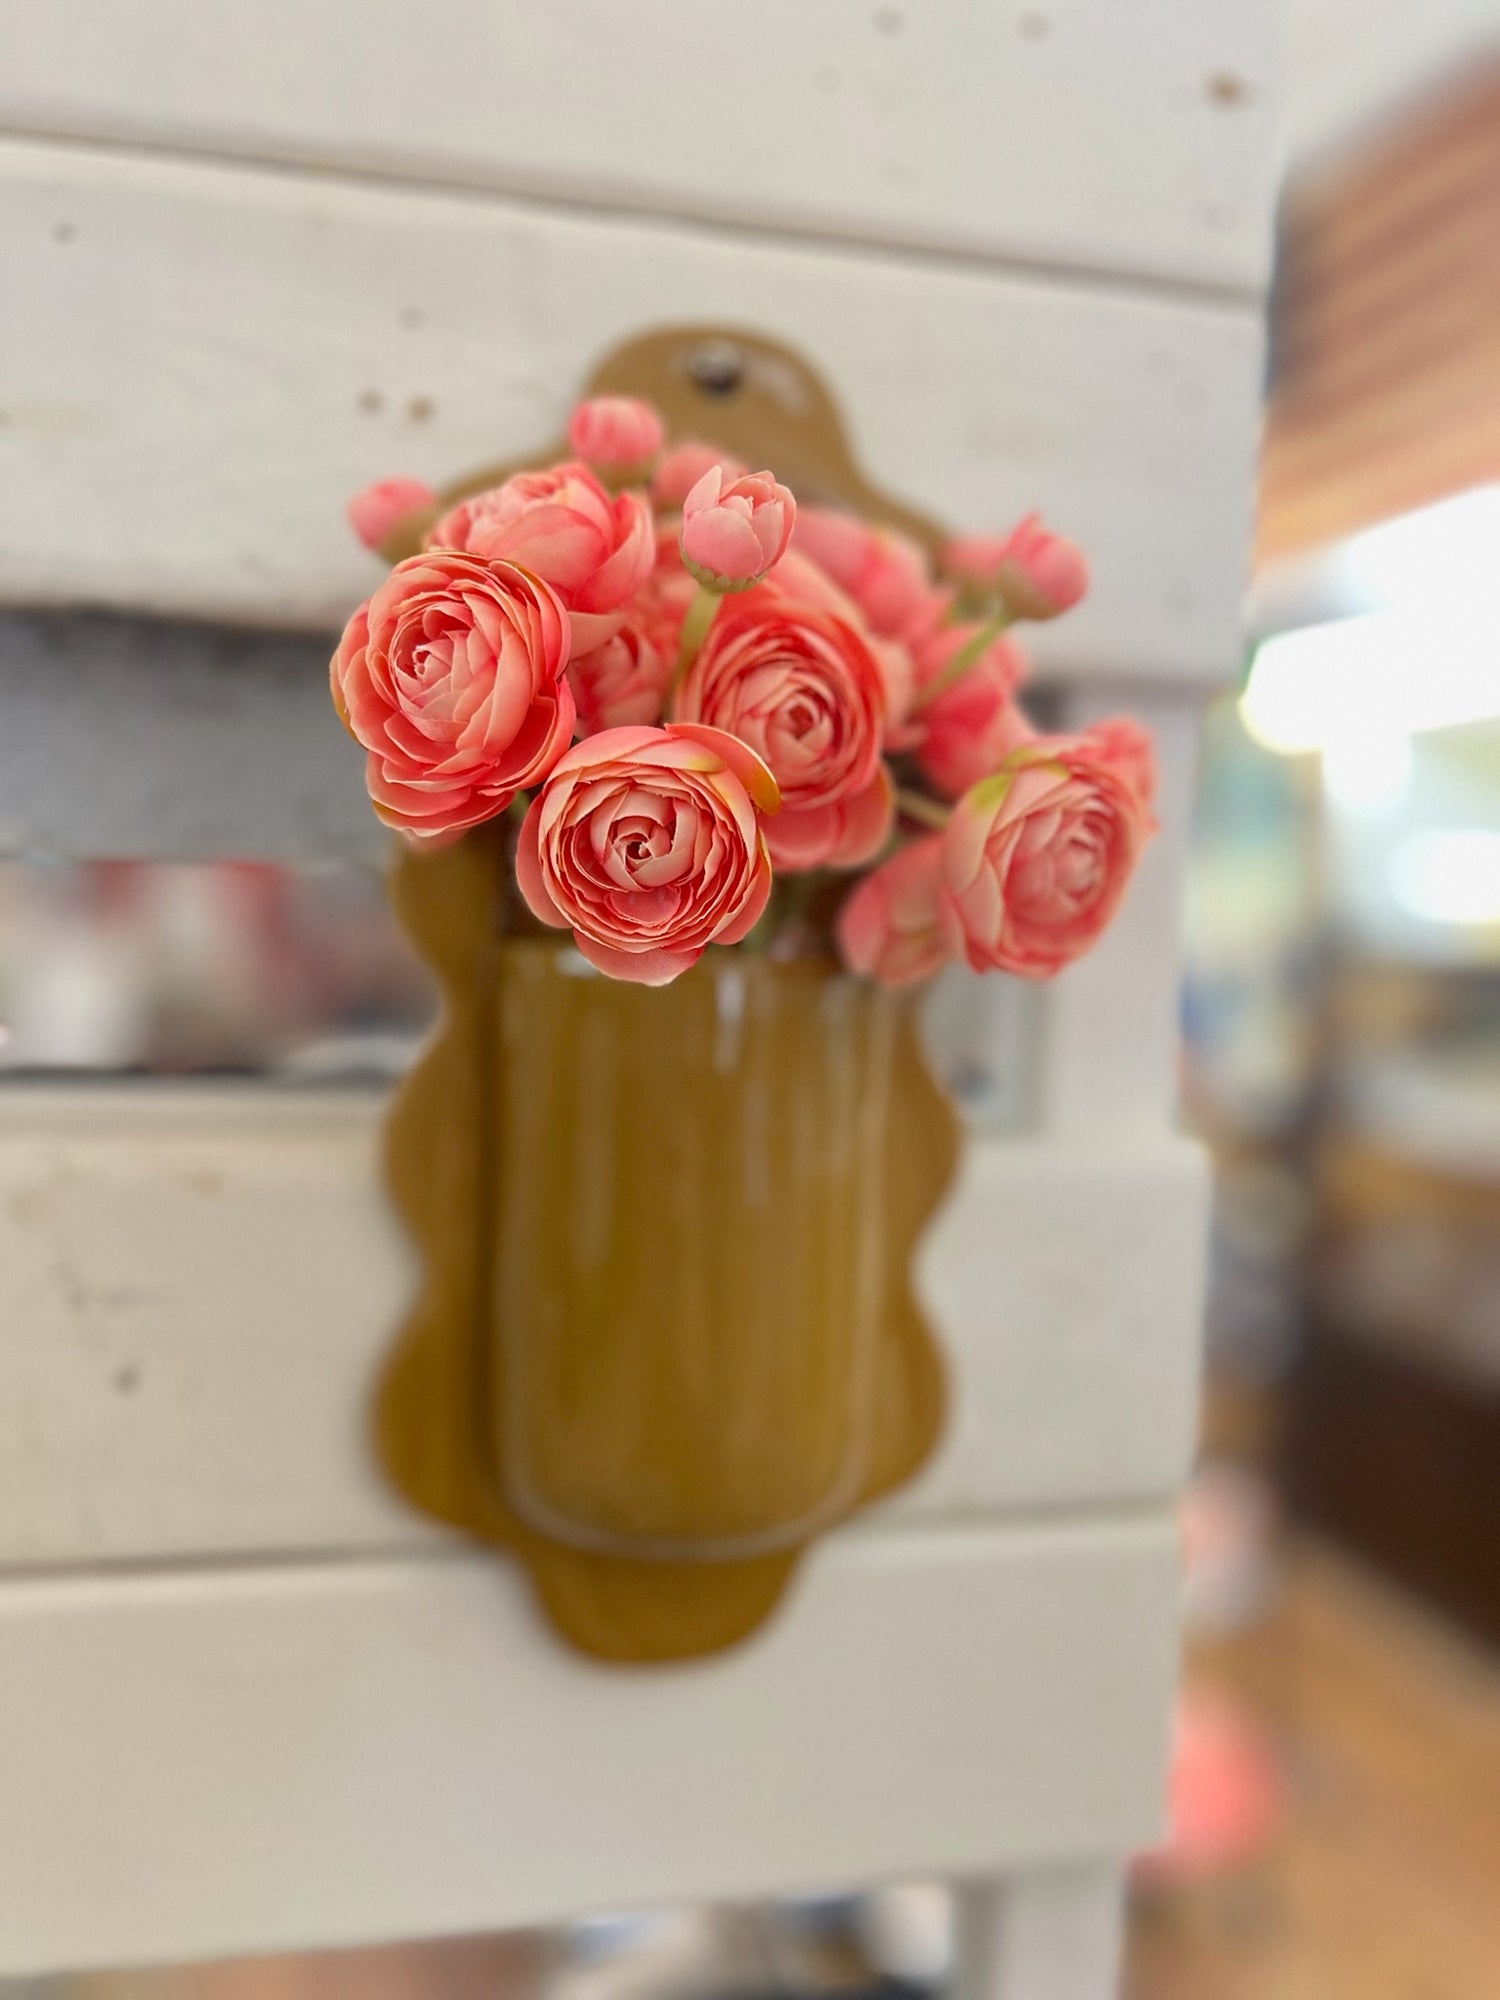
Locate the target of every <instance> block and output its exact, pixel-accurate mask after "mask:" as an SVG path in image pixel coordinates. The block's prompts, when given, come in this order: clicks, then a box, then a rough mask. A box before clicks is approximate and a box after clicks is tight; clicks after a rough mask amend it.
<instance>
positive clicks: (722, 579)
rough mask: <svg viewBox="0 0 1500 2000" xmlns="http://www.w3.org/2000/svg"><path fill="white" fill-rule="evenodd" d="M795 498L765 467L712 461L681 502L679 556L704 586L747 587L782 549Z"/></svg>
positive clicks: (789, 533)
mask: <svg viewBox="0 0 1500 2000" xmlns="http://www.w3.org/2000/svg"><path fill="white" fill-rule="evenodd" d="M796 517H797V503H796V501H795V500H794V499H793V498H792V496H791V494H790V493H789V492H788V491H787V489H786V488H785V487H784V486H782V485H780V484H778V482H777V481H776V480H775V479H773V478H772V476H771V474H770V473H769V472H744V473H741V474H740V476H739V478H737V479H731V478H728V477H726V474H725V470H724V467H723V466H722V465H717V464H716V465H711V466H710V467H709V468H708V470H707V472H705V473H704V475H703V477H702V478H701V479H700V480H699V481H698V483H697V485H696V486H694V487H693V489H692V491H691V492H690V493H689V494H688V496H687V498H686V499H685V500H684V501H683V503H682V560H683V563H684V564H685V566H686V568H687V570H688V572H689V574H690V575H692V576H693V577H694V578H696V580H697V581H698V582H699V583H701V584H703V585H704V586H705V587H706V588H707V589H709V590H748V589H749V588H750V586H751V584H752V583H759V582H760V580H761V578H762V577H763V576H764V575H765V573H766V571H767V570H768V569H770V567H771V565H772V564H773V563H774V562H776V561H778V560H779V559H780V557H781V556H783V555H784V554H785V553H786V546H787V543H788V542H789V541H790V540H791V538H792V523H793V521H794V520H795V519H796Z"/></svg>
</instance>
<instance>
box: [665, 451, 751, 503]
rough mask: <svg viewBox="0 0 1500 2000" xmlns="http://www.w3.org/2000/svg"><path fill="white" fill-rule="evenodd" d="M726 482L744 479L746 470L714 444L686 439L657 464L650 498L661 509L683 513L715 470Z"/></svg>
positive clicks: (667, 452)
mask: <svg viewBox="0 0 1500 2000" xmlns="http://www.w3.org/2000/svg"><path fill="white" fill-rule="evenodd" d="M716 465H717V466H718V467H719V469H720V470H721V471H722V473H723V474H724V477H725V479H726V480H733V479H743V478H744V476H745V467H744V466H743V465H741V464H740V462H739V460H738V459H737V458H731V457H730V456H729V454H728V452H725V451H719V450H717V449H716V447H715V446H713V445H711V444H704V443H702V441H701V440H700V439H698V438H684V439H683V441H682V443H681V444H674V445H673V446H672V448H671V449H670V451H664V452H663V453H662V455H661V457H660V458H659V459H658V460H657V462H656V470H655V471H654V472H653V473H652V475H651V498H652V499H653V500H654V501H655V502H656V504H657V506H658V507H663V508H667V509H670V510H673V511H678V512H680V510H681V508H682V503H683V501H684V500H686V499H687V497H688V495H689V494H690V493H691V492H692V490H693V488H694V487H695V486H696V485H697V484H698V481H699V480H700V479H701V478H702V477H703V475H704V473H705V472H711V471H712V470H713V468H714V467H715V466H716Z"/></svg>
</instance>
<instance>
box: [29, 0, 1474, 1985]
mask: <svg viewBox="0 0 1500 2000" xmlns="http://www.w3.org/2000/svg"><path fill="white" fill-rule="evenodd" d="M1287 32H1288V74H1287V104H1288V117H1287V135H1286V179H1285V186H1284V194H1283V198H1282V210H1281V223H1280V250H1279V262H1278V277H1277V283H1276V288H1275V296H1274V303H1273V318H1272V338H1271V346H1270V368H1269V377H1268V383H1267V420H1266V440H1265V451H1264V460H1263V472H1262V484H1261V494H1260V505H1259V519H1258V527H1257V539H1256V550H1255V562H1254V573H1253V577H1252V580H1251V585H1250V591H1249V597H1248V631H1249V635H1250V637H1249V642H1248V644H1247V651H1246V658H1245V663H1244V672H1243V676H1242V679H1241V682H1240V684H1239V686H1238V687H1236V688H1235V689H1234V690H1233V691H1232V692H1231V693H1229V694H1226V695H1225V696H1224V697H1223V698H1222V699H1221V700H1220V701H1218V702H1217V703H1216V705H1215V706H1214V707H1213V709H1212V710H1211V712H1210V717H1209V726H1208V730H1207V735H1206V740H1205V744H1204V752H1203V763H1202V772H1201V780H1200V787H1199V801H1198V808H1197V821H1196V834H1195V858H1194V863H1193V869H1192V879H1191V888H1190V897H1189V906H1188V909H1187V912H1186V930H1185V978H1184V985H1183V994H1182V1064H1181V1107H1182V1116H1183V1119H1184V1120H1185V1122H1186V1123H1187V1124H1188V1125H1189V1126H1190V1127H1191V1128H1192V1129H1193V1130H1194V1131H1196V1132H1197V1133H1199V1134H1200V1135H1202V1137H1203V1138H1204V1139H1205V1140H1206V1141H1207V1143H1208V1144H1209V1146H1210V1147H1211V1149H1212V1152H1213V1155H1214V1159H1215V1162H1216V1166H1217V1190H1218V1192H1217V1203H1216V1215H1215V1223H1214V1234H1213V1255H1212V1283H1211V1293H1210V1302H1209V1310H1208V1325H1207V1381H1206V1390H1205V1398H1204V1411H1203V1427H1202V1456H1201V1464H1200V1469H1199V1472H1198V1475H1197V1478H1196V1480H1195V1483H1194V1486H1193V1488H1192V1490H1191V1492H1190V1494H1189V1496H1188V1498H1187V1501H1186V1504H1185V1509H1184V1535H1185V1548H1186V1587H1185V1617H1186V1623H1187V1629H1188V1669H1187V1678H1186V1684H1185V1691H1184V1697H1183V1702H1182V1706H1181V1711H1180V1715H1179V1726H1178V1747H1177V1760H1176V1767H1175V1770H1174V1778H1173V1828H1172V1834H1171V1837H1170V1839H1169V1840H1168V1841H1167V1843H1166V1844H1165V1845H1164V1846H1163V1848H1162V1849H1161V1850H1159V1851H1158V1852H1156V1853H1154V1854H1152V1855H1149V1856H1145V1857H1142V1859H1141V1861H1140V1863H1139V1865H1138V1870H1137V1877H1136V1882H1135V1886H1134V1895H1133V1910H1132V1930H1131V1949H1130V1966H1129V1983H1128V1988H1127V1990H1128V1992H1129V1994H1130V1995H1131V1996H1132V2000H1218V1996H1221V1995H1222V1996H1225V2000H1237V1996H1239V1995H1241V1994H1243V1995H1256V1996H1259V1995H1266V1996H1281V1995H1288V1996H1301V1995H1309V1996H1312V1995H1317V1996H1335V1995H1336V1996H1340V1997H1341V2000H1342V1996H1351V2000H1361V1997H1362V1996H1366V1995H1368V1996H1386V1995H1389V1996H1391V2000H1397V1996H1401V2000H1408V1997H1409V2000H1418V1996H1423V2000H1485V1996H1490V1995H1494V1994H1496V1993H1500V1893H1497V1884H1500V1664H1497V1655H1496V1648H1497V1647H1500V1533H1497V1526H1496V1524H1497V1521H1500V256H1497V254H1496V253H1497V246H1500V23H1497V19H1496V9H1495V7H1494V6H1492V5H1486V4H1484V0H1443V4H1441V5H1439V4H1428V5H1426V6H1424V7H1421V8H1417V7H1414V6H1412V5H1411V4H1410V0H1291V4H1290V6H1289V8H1288V19H1287ZM1232 87H1233V80H1232V79H1226V80H1225V88H1226V89H1229V88H1232ZM430 1010H431V995H430V991H429V987H428V983H427V980H426V977H425V975H424V973H423V971H422V969H421V967H420V966H419V965H418V964H417V963H416V962H415V960H414V959H413V958H412V956H411V954H410V953H409V951H408V950H407V949H406V948H405V946H404V945H403V943H402V941H401V939H400V937H399V936H398V935H397V933H396V931H395V929H394V926H393V924H392V922H391V919H390V917H389V916H388V914H387V912H386V908H385V903H384V896H383V890H382V887H381V884H380V882H379V880H378V878H377V877H376V875H375V874H374V873H372V872H362V871H360V870H357V869H351V868H344V869H331V870H328V871H326V872H318V871H312V870H297V869H293V868H279V867H272V866H262V865H253V866H252V865H223V864H221V865H213V866H175V865H162V864H148V863H132V862H127V861H119V862H110V863H108V864H93V865H63V864H59V865H55V866H53V865H47V864H44V863H40V862H26V863H9V864H5V865H3V866H0V1022H3V1024H4V1026H3V1029H0V1036H3V1040H0V1064H3V1065H4V1066H5V1067H6V1068H7V1069H8V1070H10V1071H11V1072H12V1073H14V1074H15V1075H17V1076H35V1075H45V1074H57V1073H59V1072H61V1073H75V1072H80V1071H84V1072H92V1073H97V1072H101V1071H104V1072H149V1073H153V1074H185V1073H194V1074H202V1073H205V1072H214V1073H226V1074H242V1073H256V1074H264V1073H271V1074H275V1075H278V1076H280V1077H283V1078H287V1079H299V1080H305V1081H307V1082H309V1083H314V1082H324V1083H328V1082H333V1083H337V1082H346V1081H359V1080H369V1079H383V1078H388V1077H392V1076H395V1075H397V1074H399V1073H400V1072H401V1071H402V1070H403V1068H404V1067H405V1066H406V1064H407V1063H408V1062H409V1061H410V1059H411V1056H412V1054H413V1052H414V1050H415V1048H416V1046H417V1044H418V1042H419V1041H420V1038H421V1036H422V1034H423V1032H424V1029H425V1026H426V1023H427V1021H428V1018H429V1015H430ZM0 1782H3V1780H0ZM950 1951H951V1940H950V1935H949V1914H948V1911H947V1908H946V1903H945V1900H944V1897H943V1894H942V1892H941V1891H940V1890H939V1889H937V1888H935V1887H930V1886H925V1885H913V1886H912V1887H911V1888H910V1889H909V1890H905V1891H899V1892H890V1893H889V1894H886V1895H884V1896H882V1897H880V1898H875V1899H869V1900H867V1901H864V1902H862V1903H859V1904H850V1905H845V1904H841V1903H833V1904H828V1905H816V1906H798V1907H797V1908H789V1909H781V1910H775V1911H765V1912H757V1913H751V1914H746V1913H738V1914H728V1913H720V1914H714V1913H709V1914H706V1915H702V1914H700V1915H695V1916H691V1917H688V1916H669V1915H663V1916H660V1917H653V1918H649V1919H641V1920H632V1921H631V1922H630V1923H624V1922H621V1923H618V1924H610V1923H600V1924H597V1925H591V1926H585V1927H581V1928H580V1929H579V1930H577V1931H576V1932H575V1933H572V1934H570V1935H569V1936H568V1937H567V1938H565V1939H553V1940H550V1941H548V1942H545V1943H544V1942H543V1941H541V1940H529V1939H514V1940H506V1941H503V1942H497V1943H493V1944H460V1945H446V1946H442V1947H432V1948H430V1949H427V1950H425V1951H424V1950H421V1949H416V1950H407V1949H404V1948H403V1949H402V1950H399V1951H393V1952H384V1953H380V1954H333V1955H329V1956H328V1957H327V1958H326V1959H323V1960H319V1961H296V1962H292V1961H281V1962H278V1963H276V1964H270V1963H264V1964H259V1965H246V1966H243V1967H239V1968H233V1967H231V1968H220V1969H217V1970H214V1971H202V1972H182V1973H177V1974H173V1975H170V1976H169V1975H166V1974H161V1975H144V1974H134V1975H130V1976H128V1977H127V1976H125V1975H121V1976H119V1977H116V1978H113V1979H111V1978H107V1977H94V1978H89V1979H80V1980H75V1981H71V1982H46V1983H43V1984H36V1985H34V1986H32V1985H28V1986H26V1987H24V1988H22V1987H15V1988H13V1989H7V1990H10V1991H13V1992H14V1993H15V1994H16V1995H19V1994H20V1993H21V1992H22V1991H23V1990H24V1991H25V1992H27V1993H31V1992H33V1991H34V1992H35V1993H37V1994H40V1993H42V1992H43V1991H45V1992H46V1993H48V1994H52V1993H61V1992H64V1991H66V1992H68V1993H77V1994H80V1995H81V1994H85V1993H87V1994H90V1995H93V1994H98V1995H100V1996H105V1995H111V1996H125V1995H127V1994H128V1995H137V1994H146V1993H151V1994H156V1993H161V1994H169V1993H170V1994H172V1995H174V1996H175V1995H179V1994H203V1995H210V1994H212V1995H220V1994H226V1995H227V1994H234V1995H236V1996H238V1995H240V1994H245V1995H250V1994H255V1995H261V1994H264V1995H272V1994H275V1995H278V1996H281V1995H292V1994H301V1993H304V1992H306V1993H309V1994H311V1993H314V1992H316V1993H319V1994H321V1993H324V1992H334V1991H337V1992H340V1993H342V1992H345V1991H347V1992H349V1993H351V1994H353V1993H359V1994H362V1995H363V1994H381V1995H383V1994H387V1993H392V1994H394V1993H403V1994H404V1993H412V1994H417V1993H431V1994H455V1995H457V1994H469V1993H475V1994H477V1993H480V1992H486V1993H489V1992H522V1991H531V1990H536V1989H538V1988H541V1987H546V1988H548V1989H549V1990H552V1989H566V1990H567V1991H569V1992H573V1991H583V1990H589V1991H591V1992H592V1991H594V1990H597V1991H598V1992H600V1993H605V1992H608V1993H613V1994H618V1993H621V1992H623V1991H626V1990H629V1991H631V1992H632V1993H642V1994H646V1993H649V1994H656V1993H677V1992H706V1991H715V1992H728V1991H745V1992H763V1991H769V1990H777V1991H799V1990H819V1991H822V1990H839V1991H855V1990H861V1989H866V1988H872V1987H878V1988H881V1989H883V1990H890V1991H905V1992H912V1993H918V1992H922V1991H926V1990H930V1989H933V1988H935V1987H936V1986H938V1985H939V1984H940V1983H941V1981H942V1978H943V1976H944V1974H945V1971H946V1969H947V1966H948V1960H949V1953H950Z"/></svg>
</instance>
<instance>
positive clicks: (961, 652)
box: [911, 609, 1015, 715]
mask: <svg viewBox="0 0 1500 2000" xmlns="http://www.w3.org/2000/svg"><path fill="white" fill-rule="evenodd" d="M1014 623H1015V619H1014V618H1013V617H1012V615H1011V614H1010V612H1008V611H1006V610H1003V609H1002V610H1000V611H997V612H996V613H995V615H994V617H993V618H991V619H990V620H989V621H988V622H987V623H986V624H984V625H981V626H980V628H979V630H978V631H977V632H976V633H975V634H974V636H973V638H972V639H970V640H969V641H968V642H967V643H966V644H965V645H962V646H960V647H959V649H958V651H957V652H956V653H955V654H954V655H953V658H952V659H951V660H950V661H949V662H948V664H947V666H945V667H944V668H943V670H942V671H941V673H937V674H934V675H933V677H932V679H931V680H930V681H929V682H928V683H927V685H926V687H924V688H921V689H919V690H918V692H917V695H916V698H915V700H914V701H913V702H912V705H911V713H912V714H913V715H920V714H921V712H922V710H923V709H924V708H926V707H927V706H928V705H929V703H931V702H934V701H936V700H937V698H938V696H939V695H940V694H946V693H947V692H948V690H949V688H951V687H952V686H953V684H954V682H955V681H959V680H962V679H963V677H964V675H965V674H966V673H967V672H968V671H969V669H970V667H972V666H973V664H974V662H975V661H976V660H977V659H978V658H979V656H980V654H981V653H982V652H983V651H984V650H985V648H986V647H987V646H989V645H991V644H993V642H994V641H995V640H996V639H998V638H999V636H1000V634H1001V633H1002V632H1003V631H1004V630H1005V628H1006V626H1007V625H1013V624H1014Z"/></svg>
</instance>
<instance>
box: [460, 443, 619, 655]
mask: <svg viewBox="0 0 1500 2000" xmlns="http://www.w3.org/2000/svg"><path fill="white" fill-rule="evenodd" d="M427 546H428V548H429V549H438V548H451V549H463V550H465V551H466V552H467V553H468V554H469V555H475V556H482V557H483V558H484V560H485V561H486V562H513V563H518V564H519V565H520V567H521V568H522V569H526V570H530V571H531V573H532V575H533V576H539V577H540V578H541V579H542V581H543V583H549V584H551V586H552V588H553V589H554V590H555V591H556V592H557V594H558V596H559V597H560V598H561V599H562V601H563V604H564V605H565V606H566V608H567V611H568V615H569V618H570V619H571V621H572V627H573V647H574V650H575V652H580V653H586V652H591V651H592V650H593V648H594V647H595V646H600V645H602V644H603V643H604V641H605V640H606V639H607V638H608V637H609V635H610V633H611V632H617V631H618V630H619V629H620V627H621V625H622V624H624V622H625V613H626V610H627V609H628V607H629V605H630V601H631V599H632V598H633V597H634V596H635V594H636V592H637V591H638V590H639V589H640V587H641V585H642V584H643V583H644V582H645V580H646V578H647V577H648V576H649V575H650V574H651V567H652V564H653V562H654V561H655V559H656V534H655V529H654V526H653V523H652V519H651V507H650V503H649V502H648V501H647V499H646V496H645V495H644V494H643V493H621V494H618V495H616V496H615V497H614V498H611V497H610V495H609V494H608V493H606V492H605V490H604V488H603V487H602V486H601V485H600V484H599V482H598V480H597V479H596V478H595V477H594V475H593V473H592V472H590V471H589V469H588V467H587V466H586V465H576V464H568V465H553V466H549V467H548V468H547V469H546V470H545V471H542V472H518V473H516V474H515V476H514V477H513V478H511V479H507V480H506V481H505V484H504V485H503V486H492V487H490V489H489V490H488V491H487V492H484V493H476V494H474V496H473V497H472V498H471V499H468V500H461V501H460V502H459V503H458V505H457V506H456V507H450V508H449V510H448V512H447V513H446V514H444V516H443V517H442V519H441V520H440V521H436V522H434V523H433V526H432V528H431V530H430V531H429V533H428V536H427Z"/></svg>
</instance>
